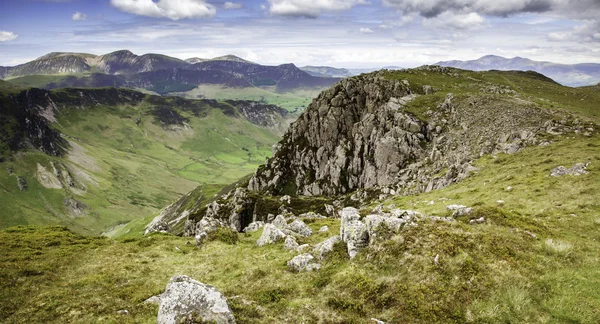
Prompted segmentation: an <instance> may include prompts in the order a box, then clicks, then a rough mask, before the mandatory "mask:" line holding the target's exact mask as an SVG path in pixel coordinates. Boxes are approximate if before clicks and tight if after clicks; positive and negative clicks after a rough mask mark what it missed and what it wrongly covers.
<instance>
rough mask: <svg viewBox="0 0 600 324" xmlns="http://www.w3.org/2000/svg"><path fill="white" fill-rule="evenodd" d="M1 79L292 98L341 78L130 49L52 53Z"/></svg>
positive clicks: (0, 70) (3, 70)
mask: <svg viewBox="0 0 600 324" xmlns="http://www.w3.org/2000/svg"><path fill="white" fill-rule="evenodd" d="M0 78H2V79H4V80H6V81H9V82H11V83H15V84H20V85H24V86H32V87H38V88H44V89H55V88H64V87H88V88H95V87H107V86H111V87H121V88H132V89H144V90H147V91H151V92H154V93H157V94H167V93H183V92H188V91H191V90H194V89H196V88H198V87H200V86H205V85H206V86H220V87H224V88H238V89H239V88H251V89H255V91H257V92H260V91H261V90H265V91H268V92H270V93H275V94H286V93H288V94H289V93H294V92H296V91H318V90H322V89H324V88H326V87H329V86H331V85H332V84H334V83H335V82H337V81H339V80H340V79H339V78H332V77H328V76H325V75H320V76H314V75H310V74H308V73H306V72H304V71H302V70H300V69H298V68H297V67H296V66H295V65H294V64H283V65H279V66H265V65H260V64H256V63H253V62H250V61H247V60H244V59H241V58H239V57H237V56H233V55H226V56H221V57H216V58H213V59H201V58H190V59H187V60H180V59H177V58H173V57H169V56H165V55H160V54H144V55H136V54H134V53H132V52H131V51H128V50H121V51H116V52H112V53H109V54H104V55H92V54H85V53H67V52H64V53H62V52H61V53H49V54H47V55H44V56H42V57H40V58H38V59H36V60H33V61H31V62H27V63H25V64H21V65H17V66H14V67H0ZM263 97H270V96H269V95H268V94H267V95H266V96H265V95H263ZM210 99H220V98H210ZM232 99H240V98H232ZM267 101H268V100H267Z"/></svg>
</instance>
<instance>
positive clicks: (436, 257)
mask: <svg viewBox="0 0 600 324" xmlns="http://www.w3.org/2000/svg"><path fill="white" fill-rule="evenodd" d="M433 264H435V265H438V264H440V255H439V254H436V255H435V258H433Z"/></svg>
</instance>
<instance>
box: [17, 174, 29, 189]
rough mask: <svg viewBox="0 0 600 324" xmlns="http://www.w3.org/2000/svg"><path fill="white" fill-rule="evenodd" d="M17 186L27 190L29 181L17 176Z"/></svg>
mask: <svg viewBox="0 0 600 324" xmlns="http://www.w3.org/2000/svg"><path fill="white" fill-rule="evenodd" d="M17 186H18V187H19V190H21V191H25V190H27V181H26V180H25V178H23V177H21V176H17Z"/></svg>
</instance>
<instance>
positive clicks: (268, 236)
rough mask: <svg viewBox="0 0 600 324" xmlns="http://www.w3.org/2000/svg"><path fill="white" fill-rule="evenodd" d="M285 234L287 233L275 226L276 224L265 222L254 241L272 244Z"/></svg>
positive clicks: (280, 239) (257, 243)
mask: <svg viewBox="0 0 600 324" xmlns="http://www.w3.org/2000/svg"><path fill="white" fill-rule="evenodd" d="M286 236H287V235H285V233H283V232H282V231H281V230H280V229H279V228H277V226H275V225H273V224H265V226H264V227H263V232H262V235H261V236H260V238H259V239H258V241H256V245H258V246H264V245H267V244H274V243H277V242H280V241H282V240H283V239H284V238H285V237H286Z"/></svg>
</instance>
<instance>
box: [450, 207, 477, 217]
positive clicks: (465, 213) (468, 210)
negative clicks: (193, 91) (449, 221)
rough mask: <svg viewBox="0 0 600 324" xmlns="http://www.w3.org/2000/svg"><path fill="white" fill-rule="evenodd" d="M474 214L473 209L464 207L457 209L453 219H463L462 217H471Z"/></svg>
mask: <svg viewBox="0 0 600 324" xmlns="http://www.w3.org/2000/svg"><path fill="white" fill-rule="evenodd" d="M472 212H473V209H472V208H470V207H463V208H458V209H455V210H454V212H453V213H452V217H461V216H469V215H471V213H472Z"/></svg>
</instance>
